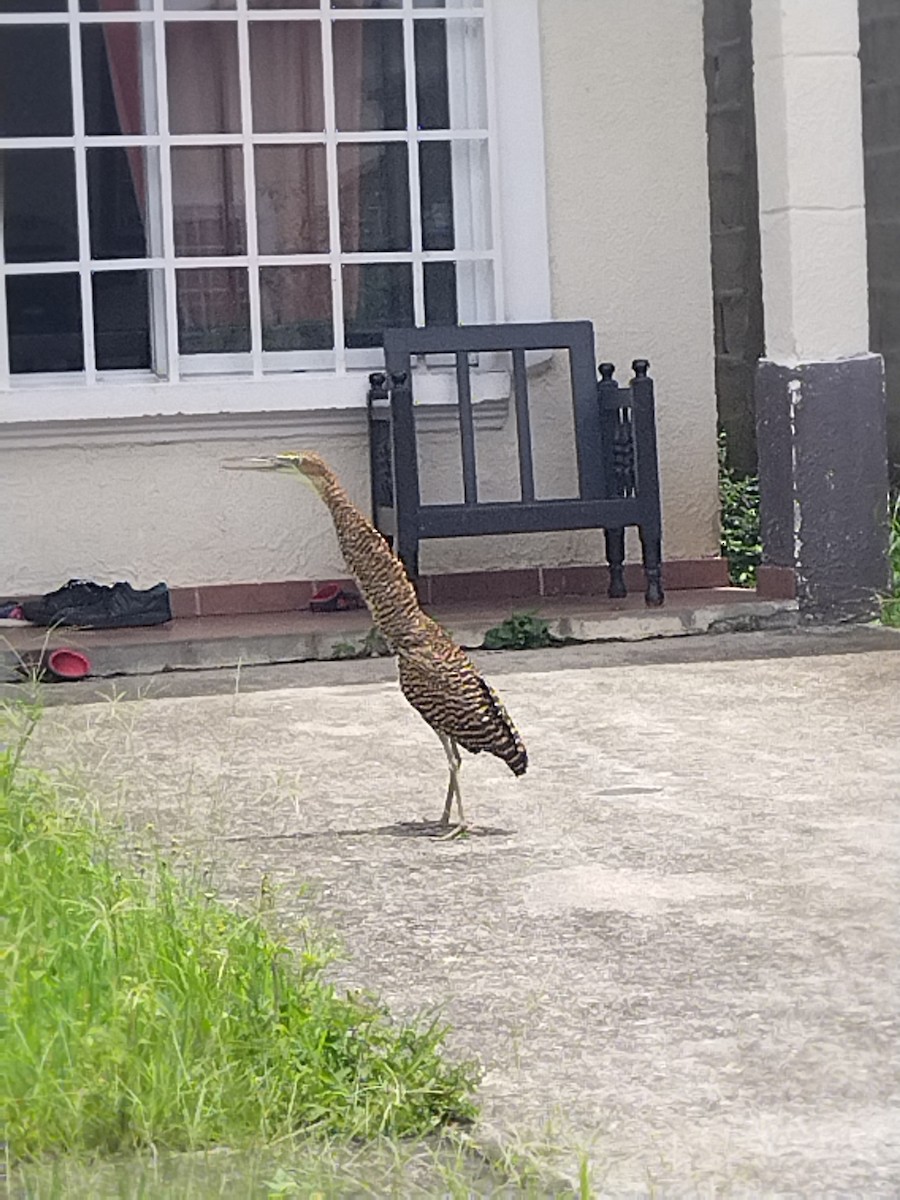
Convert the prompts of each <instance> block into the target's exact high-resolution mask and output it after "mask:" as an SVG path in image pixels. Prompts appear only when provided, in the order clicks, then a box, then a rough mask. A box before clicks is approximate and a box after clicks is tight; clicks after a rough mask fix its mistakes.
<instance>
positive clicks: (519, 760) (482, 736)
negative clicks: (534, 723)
mask: <svg viewBox="0 0 900 1200" xmlns="http://www.w3.org/2000/svg"><path fill="white" fill-rule="evenodd" d="M398 658H399V663H398V665H399V673H400V690H401V691H402V692H403V695H404V696H405V697H406V699H407V700H408V701H409V703H410V704H411V705H412V706H413V708H414V709H416V711H417V712H418V713H419V714H420V715H421V716H422V717H423V718H424V719H425V721H427V722H428V724H429V725H430V726H431V727H432V729H434V730H436V731H437V732H438V733H446V734H449V736H450V737H452V738H454V739H455V740H456V741H457V742H458V743H459V744H460V745H461V746H462V747H463V748H464V749H465V750H469V751H470V752H471V753H472V754H478V753H480V752H481V751H482V750H485V751H487V752H488V753H489V754H494V755H496V756H497V758H501V759H502V760H503V761H504V762H505V763H506V764H507V766H508V767H509V768H510V770H511V771H512V772H513V773H514V774H516V775H524V773H525V770H526V767H527V765H528V756H527V753H526V751H525V746H524V744H523V742H522V739H521V738H520V737H519V733H518V730H517V729H516V727H515V725H514V724H513V722H512V720H511V719H510V716H509V714H508V713H507V711H506V709H505V708H504V706H503V702H502V701H501V700H500V697H499V696H498V695H497V693H496V692H495V691H494V689H493V688H492V687H491V686H490V684H489V683H487V681H486V680H484V679H482V677H481V676H480V675H479V674H478V672H477V671H476V669H475V666H474V664H473V663H472V662H471V661H470V660H469V658H468V656H467V655H466V654H464V653H463V651H462V650H460V649H459V648H458V647H457V646H455V645H453V644H452V643H450V645H449V646H448V647H447V648H442V649H441V650H440V651H437V652H435V651H434V650H425V649H422V650H418V649H416V650H413V651H410V652H407V653H403V652H401V653H400V654H399V656H398Z"/></svg>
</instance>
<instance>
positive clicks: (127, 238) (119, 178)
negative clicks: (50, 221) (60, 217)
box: [87, 146, 161, 258]
mask: <svg viewBox="0 0 900 1200" xmlns="http://www.w3.org/2000/svg"><path fill="white" fill-rule="evenodd" d="M158 161H159V160H158V157H157V151H156V149H155V148H148V147H145V146H127V147H126V146H114V147H113V146H104V147H103V148H102V149H91V150H88V152H87V177H88V209H89V212H90V222H91V257H92V258H144V257H145V256H146V255H147V254H150V253H152V252H153V249H154V247H158V246H159V245H160V241H161V239H160V237H159V234H158V232H157V234H156V236H155V237H151V236H149V235H150V233H151V230H150V220H151V214H150V213H149V211H148V203H147V200H148V191H147V181H148V174H152V175H153V176H154V177H155V176H156V174H157V171H158V169H159V168H158V166H157V163H158Z"/></svg>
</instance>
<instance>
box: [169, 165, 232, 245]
mask: <svg viewBox="0 0 900 1200" xmlns="http://www.w3.org/2000/svg"><path fill="white" fill-rule="evenodd" d="M172 209H173V213H174V221H175V253H176V254H177V255H179V256H190V255H192V256H195V257H196V256H199V255H203V256H209V255H218V254H246V253H247V214H246V209H245V206H244V159H243V153H242V151H241V148H240V146H176V147H174V148H173V150H172Z"/></svg>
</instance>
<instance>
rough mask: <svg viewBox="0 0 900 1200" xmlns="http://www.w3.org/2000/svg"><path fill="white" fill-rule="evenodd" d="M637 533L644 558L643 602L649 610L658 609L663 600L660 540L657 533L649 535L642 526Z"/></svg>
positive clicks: (648, 531)
mask: <svg viewBox="0 0 900 1200" xmlns="http://www.w3.org/2000/svg"><path fill="white" fill-rule="evenodd" d="M638 532H639V534H640V537H641V550H642V552H643V558H644V578H645V579H646V582H647V589H646V591H645V592H644V600H645V602H646V603H647V605H648V606H649V607H650V608H659V607H660V605H661V604H662V603H663V601H664V600H665V595H664V593H663V587H662V540H661V538H660V536H659V534H658V533H651V532H650V530H648V529H644V527H643V526H641V527H640V529H639V530H638Z"/></svg>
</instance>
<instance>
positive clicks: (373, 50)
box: [334, 21, 406, 130]
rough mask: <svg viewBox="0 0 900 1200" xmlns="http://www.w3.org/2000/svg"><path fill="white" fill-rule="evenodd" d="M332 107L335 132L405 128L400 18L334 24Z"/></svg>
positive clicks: (404, 93)
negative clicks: (335, 124)
mask: <svg viewBox="0 0 900 1200" xmlns="http://www.w3.org/2000/svg"><path fill="white" fill-rule="evenodd" d="M334 107H335V119H336V120H337V127H338V129H340V130H355V129H405V128H406V88H405V85H404V69H403V26H402V24H401V22H400V21H336V22H335V25H334Z"/></svg>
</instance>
